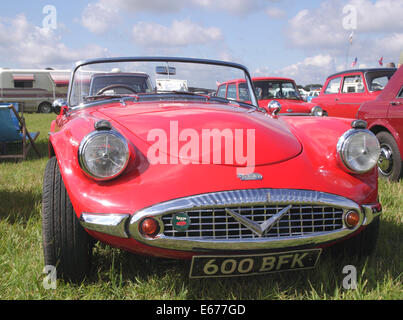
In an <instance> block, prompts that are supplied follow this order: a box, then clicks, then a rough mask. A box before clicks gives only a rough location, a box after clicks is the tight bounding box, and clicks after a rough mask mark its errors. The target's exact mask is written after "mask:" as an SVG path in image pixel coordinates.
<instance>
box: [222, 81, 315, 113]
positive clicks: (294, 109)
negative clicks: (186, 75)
mask: <svg viewBox="0 0 403 320" xmlns="http://www.w3.org/2000/svg"><path fill="white" fill-rule="evenodd" d="M276 80H277V81H286V82H292V83H293V84H294V86H295V88H297V85H296V84H295V81H294V80H293V79H289V78H280V77H254V78H252V81H253V82H257V81H276ZM240 83H245V79H235V80H231V81H227V82H223V83H220V85H219V87H220V86H225V85H226V86H227V91H226V97H227V95H228V86H229V85H231V84H232V85H236V92H237V99H238V100H240V99H241V97H240V96H239V91H240V90H239V84H240ZM217 92H218V89H217ZM272 100H276V101H278V102H280V104H281V111H280V114H281V113H300V114H309V113H310V112H311V109H312V108H313V107H314V106H316V105H317V104H314V103H310V102H306V101H304V100H302V99H301V100H299V99H298V100H294V99H293V100H291V99H281V98H275V99H274V98H273V99H260V100H258V103H259V107H261V108H263V109H265V110H266V111H268V112H269V109H268V107H267V106H268V104H269V102H270V101H272Z"/></svg>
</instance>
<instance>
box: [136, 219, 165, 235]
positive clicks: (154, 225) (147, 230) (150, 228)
mask: <svg viewBox="0 0 403 320" xmlns="http://www.w3.org/2000/svg"><path fill="white" fill-rule="evenodd" d="M159 229H160V228H159V225H158V222H157V220H155V219H153V218H145V219H144V220H143V221H141V223H140V232H141V233H142V234H143V235H145V236H148V237H155V236H156V235H157V233H158V231H159Z"/></svg>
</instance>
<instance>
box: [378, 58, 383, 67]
mask: <svg viewBox="0 0 403 320" xmlns="http://www.w3.org/2000/svg"><path fill="white" fill-rule="evenodd" d="M378 62H379V65H380V66H383V57H381V58H380V59H379V60H378Z"/></svg>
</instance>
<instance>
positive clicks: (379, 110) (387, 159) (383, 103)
mask: <svg viewBox="0 0 403 320" xmlns="http://www.w3.org/2000/svg"><path fill="white" fill-rule="evenodd" d="M357 117H358V118H359V119H364V120H365V121H366V122H368V129H369V130H371V131H372V132H373V133H375V134H376V136H377V138H378V140H379V143H380V145H381V155H380V157H379V162H378V171H379V174H380V176H381V177H384V178H387V179H388V180H391V181H396V180H399V179H400V177H401V176H402V160H403V158H402V156H403V152H402V151H403V141H402V135H403V68H402V67H400V68H399V69H398V70H397V71H396V73H395V74H394V75H393V77H392V78H391V79H390V81H389V82H388V84H387V85H386V86H385V88H384V89H383V91H382V92H381V93H380V94H379V96H378V97H377V98H376V99H375V100H372V101H368V102H365V103H364V104H362V106H361V107H360V109H359V110H358V114H357Z"/></svg>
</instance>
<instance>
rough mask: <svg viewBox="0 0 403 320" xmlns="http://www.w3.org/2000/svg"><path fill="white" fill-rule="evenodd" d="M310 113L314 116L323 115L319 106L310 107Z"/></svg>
mask: <svg viewBox="0 0 403 320" xmlns="http://www.w3.org/2000/svg"><path fill="white" fill-rule="evenodd" d="M311 114H312V115H313V116H316V117H323V109H322V108H321V107H320V106H314V107H313V108H312V109H311Z"/></svg>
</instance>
